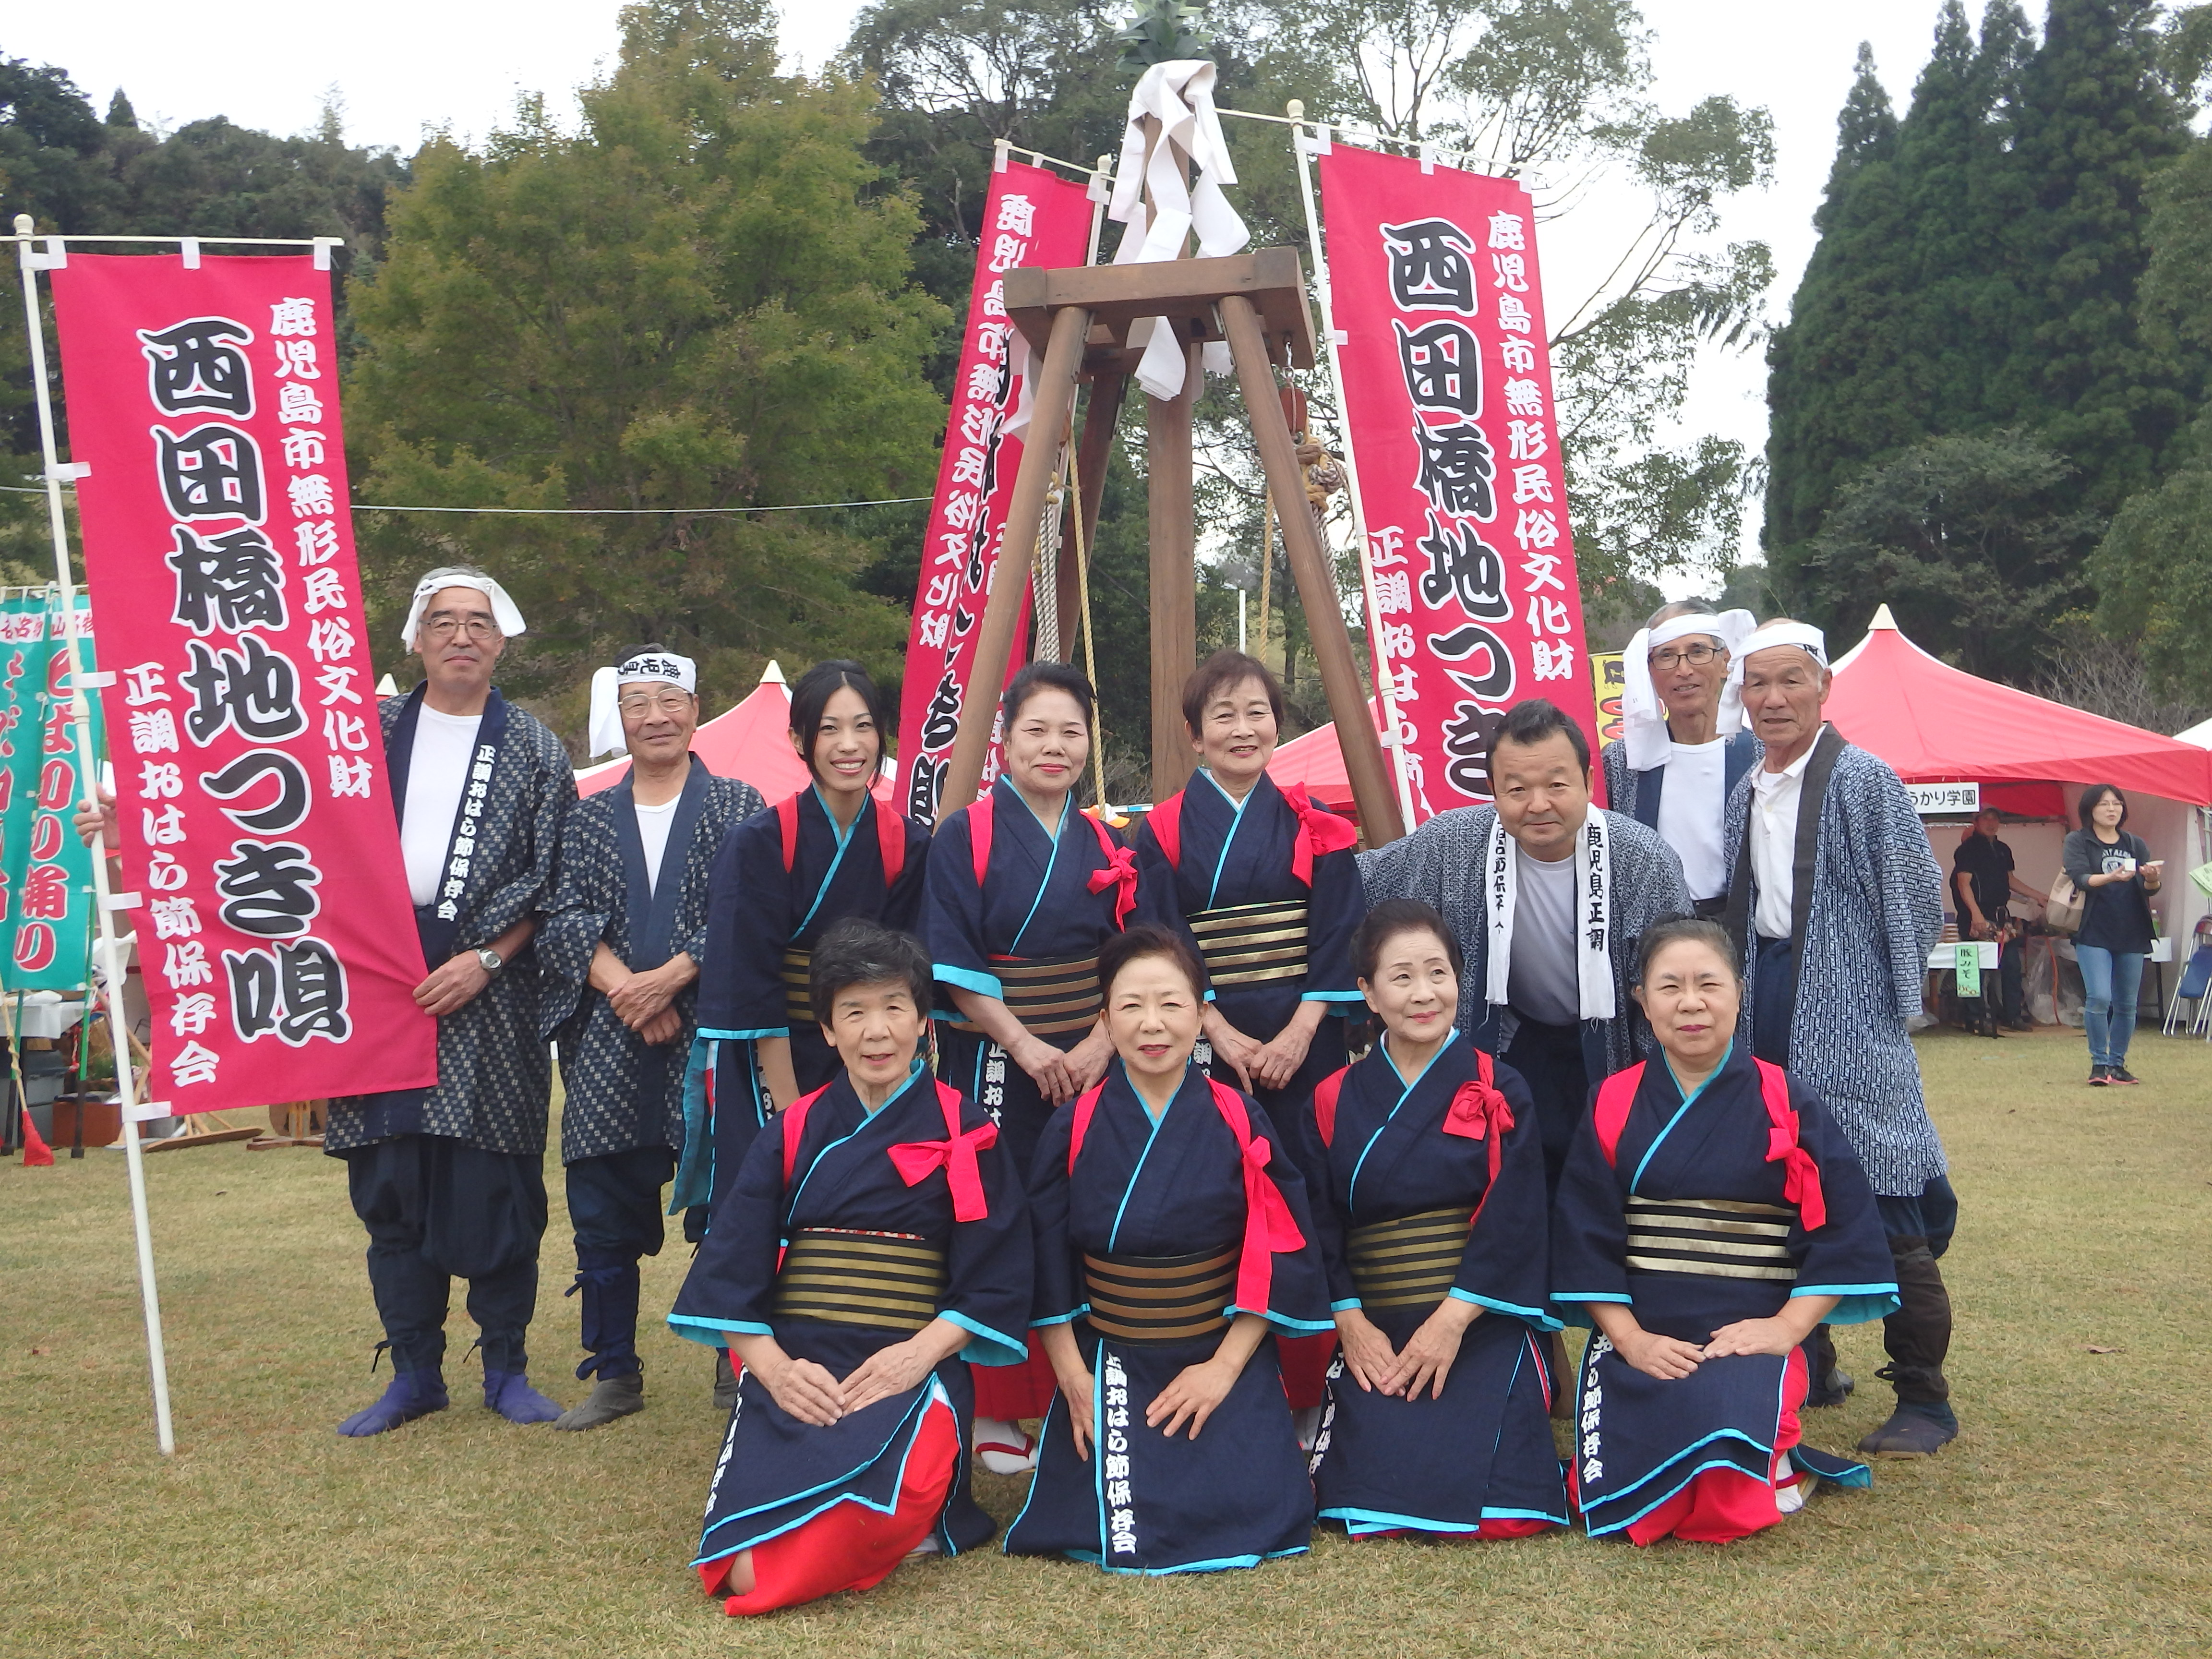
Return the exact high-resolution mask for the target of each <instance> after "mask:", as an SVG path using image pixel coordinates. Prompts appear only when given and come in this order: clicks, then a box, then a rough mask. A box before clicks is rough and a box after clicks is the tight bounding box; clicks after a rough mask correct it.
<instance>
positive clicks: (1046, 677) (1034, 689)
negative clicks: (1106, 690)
mask: <svg viewBox="0 0 2212 1659" xmlns="http://www.w3.org/2000/svg"><path fill="white" fill-rule="evenodd" d="M1040 691H1065V692H1066V693H1067V695H1068V696H1071V697H1073V698H1074V699H1075V706H1076V707H1077V708H1080V709H1081V710H1082V711H1083V726H1084V729H1085V731H1096V730H1097V724H1098V720H1097V708H1098V694H1097V692H1096V691H1094V690H1091V682H1090V681H1089V680H1086V679H1085V678H1083V672H1082V671H1081V670H1080V669H1076V668H1071V667H1069V666H1068V665H1067V664H1066V663H1064V662H1033V663H1030V664H1029V665H1027V666H1026V667H1024V668H1023V669H1022V670H1021V671H1020V672H1018V674H1016V675H1015V676H1014V677H1013V678H1012V679H1010V680H1008V681H1007V682H1006V694H1005V695H1004V696H1001V697H1000V699H999V717H1000V720H1003V721H1004V722H1005V724H1006V726H1007V728H1008V729H1010V730H1011V729H1012V726H1013V724H1014V722H1015V721H1016V720H1019V719H1020V718H1021V717H1022V705H1023V704H1024V703H1025V702H1028V701H1029V700H1030V698H1031V697H1033V696H1036V694H1037V693H1038V692H1040Z"/></svg>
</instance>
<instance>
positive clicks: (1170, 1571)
mask: <svg viewBox="0 0 2212 1659" xmlns="http://www.w3.org/2000/svg"><path fill="white" fill-rule="evenodd" d="M1307 1548H1308V1547H1307V1546H1306V1545H1304V1544H1300V1545H1299V1546H1298V1547H1297V1548H1296V1549H1287V1550H1269V1551H1268V1552H1267V1553H1266V1554H1265V1555H1222V1556H1217V1557H1215V1558H1214V1559H1212V1560H1211V1561H1189V1562H1186V1563H1184V1564H1183V1565H1182V1566H1179V1567H1109V1566H1108V1565H1106V1564H1105V1563H1104V1562H1103V1561H1100V1560H1099V1559H1097V1557H1096V1556H1091V1555H1078V1554H1076V1553H1075V1552H1074V1551H1073V1550H1070V1551H1069V1552H1068V1554H1069V1555H1070V1556H1073V1558H1074V1559H1076V1560H1079V1561H1090V1562H1092V1563H1094V1564H1095V1565H1097V1568H1098V1570H1099V1571H1101V1572H1114V1573H1120V1574H1121V1575H1123V1576H1124V1577H1132V1578H1170V1577H1174V1576H1175V1575H1176V1573H1179V1572H1230V1571H1234V1570H1235V1569H1237V1568H1238V1567H1256V1566H1258V1565H1260V1564H1261V1562H1262V1561H1279V1560H1280V1559H1282V1558H1283V1557H1285V1556H1286V1555H1304V1554H1305V1553H1306V1552H1307Z"/></svg>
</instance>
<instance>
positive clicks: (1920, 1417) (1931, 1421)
mask: <svg viewBox="0 0 2212 1659" xmlns="http://www.w3.org/2000/svg"><path fill="white" fill-rule="evenodd" d="M1939 1409H1940V1410H1941V1411H1942V1415H1941V1416H1940V1417H1939V1416H1936V1415H1935V1414H1934V1413H1931V1412H1930V1411H1929V1410H1928V1409H1927V1408H1925V1407H1913V1406H1908V1405H1905V1403H1904V1402H1903V1401H1899V1403H1898V1407H1897V1409H1896V1410H1895V1411H1893V1412H1892V1413H1890V1414H1889V1421H1888V1422H1887V1423H1885V1424H1883V1425H1881V1427H1880V1428H1878V1429H1876V1430H1875V1431H1874V1432H1873V1433H1872V1434H1870V1435H1869V1436H1867V1437H1866V1438H1865V1439H1863V1440H1862V1441H1860V1442H1859V1449H1860V1450H1861V1451H1862V1452H1864V1453H1865V1454H1866V1455H1868V1456H1869V1457H1932V1456H1934V1455H1936V1453H1937V1452H1938V1451H1941V1450H1942V1449H1943V1448H1944V1447H1946V1446H1948V1445H1949V1444H1950V1443H1952V1442H1953V1441H1954V1440H1956V1439H1957V1438H1958V1437H1959V1419H1957V1418H1955V1417H1954V1416H1952V1415H1951V1412H1950V1408H1949V1407H1940V1408H1939Z"/></svg>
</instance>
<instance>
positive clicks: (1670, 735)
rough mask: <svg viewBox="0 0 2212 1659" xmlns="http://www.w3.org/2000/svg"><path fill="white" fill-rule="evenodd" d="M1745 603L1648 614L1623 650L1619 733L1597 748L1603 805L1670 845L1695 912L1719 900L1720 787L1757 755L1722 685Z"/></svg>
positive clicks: (1723, 798) (1722, 895)
mask: <svg viewBox="0 0 2212 1659" xmlns="http://www.w3.org/2000/svg"><path fill="white" fill-rule="evenodd" d="M1752 623H1753V617H1752V615H1751V613H1750V612H1749V611H1715V610H1714V608H1713V606H1712V605H1711V604H1709V603H1708V602H1707V601H1705V600H1703V599H1677V600H1675V601H1674V603H1672V604H1670V605H1661V606H1660V607H1659V608H1658V609H1657V610H1656V611H1653V612H1652V613H1651V617H1650V621H1649V622H1647V623H1644V627H1643V628H1642V629H1640V630H1639V631H1638V634H1637V635H1636V637H1635V638H1634V639H1632V640H1631V641H1629V643H1628V649H1627V650H1626V652H1624V653H1622V657H1621V668H1622V671H1623V675H1622V677H1623V679H1624V680H1625V681H1626V684H1625V685H1624V686H1623V689H1622V695H1621V708H1620V712H1621V726H1622V732H1621V736H1620V738H1616V739H1615V740H1614V741H1613V742H1612V743H1609V744H1607V745H1606V746H1605V751H1604V753H1603V755H1602V756H1601V760H1602V761H1603V763H1604V767H1605V792H1606V798H1607V805H1609V806H1611V807H1612V809H1613V811H1616V812H1620V813H1622V814H1624V815H1626V816H1627V817H1632V818H1634V819H1635V820H1636V821H1637V822H1638V823H1641V824H1643V825H1644V826H1645V827H1646V828H1648V829H1656V830H1657V831H1658V833H1659V838H1660V840H1662V841H1663V842H1666V843H1667V844H1668V846H1669V847H1671V848H1674V852H1675V854H1676V856H1678V857H1679V858H1680V860H1682V878H1683V880H1684V882H1685V883H1686V884H1687V885H1688V887H1689V890H1690V899H1691V902H1692V906H1693V907H1694V908H1695V909H1696V911H1697V913H1698V915H1701V916H1712V915H1718V914H1719V913H1720V910H1721V908H1722V906H1723V902H1725V900H1726V897H1727V894H1726V887H1727V881H1728V854H1727V851H1726V849H1725V848H1724V847H1723V844H1722V841H1721V820H1722V819H1723V817H1726V816H1727V812H1728V798H1729V791H1730V790H1732V789H1734V788H1735V786H1736V782H1737V780H1739V779H1740V778H1741V777H1742V776H1743V775H1745V774H1746V773H1747V772H1749V771H1750V770H1751V769H1752V768H1753V767H1754V766H1756V765H1757V764H1758V763H1759V739H1758V738H1755V737H1753V735H1752V734H1751V733H1750V732H1747V731H1744V730H1742V729H1741V727H1742V725H1743V706H1742V703H1741V702H1740V701H1739V700H1738V699H1737V698H1736V696H1735V695H1734V694H1733V693H1732V692H1730V691H1729V690H1728V689H1727V688H1728V678H1729V657H1730V653H1731V652H1732V650H1733V649H1734V647H1735V644H1736V642H1737V641H1740V640H1741V639H1742V638H1743V636H1744V635H1747V634H1748V633H1749V632H1750V631H1751V628H1752Z"/></svg>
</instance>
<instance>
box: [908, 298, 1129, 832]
mask: <svg viewBox="0 0 2212 1659" xmlns="http://www.w3.org/2000/svg"><path fill="white" fill-rule="evenodd" d="M1090 326H1091V316H1090V313H1088V312H1086V311H1085V310H1084V309H1083V308H1082V307H1080V306H1070V307H1067V308H1066V310H1064V311H1061V312H1059V313H1056V314H1055V315H1054V318H1053V319H1052V334H1051V336H1050V337H1049V339H1048V341H1047V343H1046V345H1045V353H1044V367H1043V368H1042V369H1040V370H1039V371H1038V373H1037V386H1036V396H1035V398H1034V399H1033V400H1032V402H1031V404H1030V427H1029V434H1028V439H1027V441H1025V442H1024V444H1023V445H1022V465H1021V470H1020V471H1018V472H1017V473H1015V474H1014V493H1013V496H1012V500H1011V501H1009V502H1008V503H1007V506H1006V534H1005V536H1004V537H1003V538H1001V539H1000V544H999V556H998V558H997V560H996V561H995V562H994V563H993V565H992V567H991V593H990V598H989V599H987V601H986V602H985V604H984V606H983V622H982V627H981V631H980V632H979V633H978V634H977V635H976V636H975V664H974V666H973V667H972V669H971V670H970V671H969V676H968V693H967V696H966V697H965V698H964V699H963V702H961V705H960V725H959V728H958V730H957V732H955V733H954V735H953V738H952V752H951V754H950V755H949V756H947V757H945V787H944V789H943V790H942V791H941V792H940V793H939V795H938V798H937V822H938V824H939V827H940V828H941V827H942V826H943V825H944V823H945V818H946V817H947V816H948V815H949V814H951V813H952V812H955V811H958V810H959V809H960V808H961V807H963V806H966V805H969V803H970V802H972V801H973V800H974V799H975V792H976V790H977V789H978V788H979V787H981V784H982V781H983V758H984V757H985V756H986V755H987V753H988V752H989V751H990V747H991V725H992V721H993V720H994V718H995V717H996V716H997V714H998V708H999V688H1000V686H1001V685H1003V684H1006V664H1007V662H1008V660H1009V659H1011V657H1012V654H1013V648H1014V623H1016V621H1017V620H1018V619H1019V617H1020V616H1021V611H1022V593H1023V591H1024V588H1026V587H1027V586H1028V585H1029V575H1030V564H1031V563H1032V562H1033V560H1034V557H1035V555H1036V544H1035V541H1034V539H1033V538H1035V537H1036V531H1037V526H1039V525H1041V524H1042V523H1043V522H1044V501H1045V492H1046V491H1047V490H1048V489H1049V488H1050V487H1051V484H1052V475H1053V472H1054V468H1055V467H1056V466H1057V465H1058V464H1059V461H1060V434H1062V433H1064V432H1066V430H1067V411H1068V409H1069V407H1070V405H1071V404H1073V403H1074V401H1075V371H1076V369H1077V367H1078V366H1079V363H1080V362H1081V359H1082V356H1083V337H1084V335H1085V331H1087V330H1088V329H1089V328H1090Z"/></svg>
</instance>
